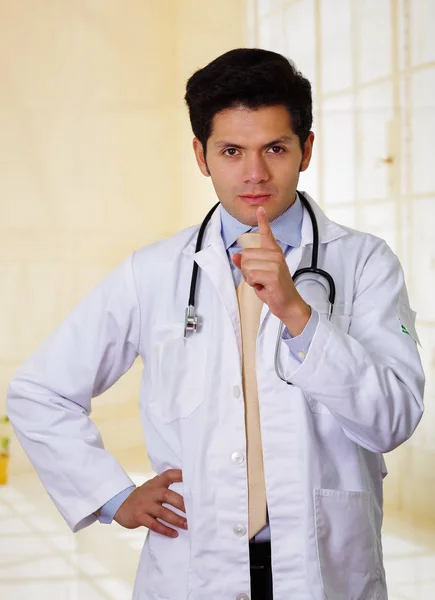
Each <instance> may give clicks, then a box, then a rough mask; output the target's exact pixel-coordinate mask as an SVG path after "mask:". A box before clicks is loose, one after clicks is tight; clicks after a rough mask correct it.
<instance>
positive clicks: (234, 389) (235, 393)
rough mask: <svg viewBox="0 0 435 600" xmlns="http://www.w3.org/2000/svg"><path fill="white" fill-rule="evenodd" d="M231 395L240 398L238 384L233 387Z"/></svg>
mask: <svg viewBox="0 0 435 600" xmlns="http://www.w3.org/2000/svg"><path fill="white" fill-rule="evenodd" d="M233 396H234V398H240V388H239V386H238V385H235V386H234V387H233Z"/></svg>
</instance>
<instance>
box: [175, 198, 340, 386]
mask: <svg viewBox="0 0 435 600" xmlns="http://www.w3.org/2000/svg"><path fill="white" fill-rule="evenodd" d="M298 195H299V198H300V200H301V202H302V204H303V205H304V207H305V208H306V209H307V211H308V214H309V216H310V219H311V226H312V228H313V250H312V254H311V266H309V267H304V268H302V269H298V270H297V271H296V272H295V274H294V275H293V277H292V279H293V281H294V282H295V283H296V280H297V278H298V277H300V276H301V275H305V274H306V273H312V274H314V275H319V276H320V277H323V278H324V279H326V281H327V282H328V288H329V298H328V299H329V310H328V319H329V320H330V319H331V316H332V312H333V310H334V302H335V283H334V280H333V278H332V277H331V275H330V274H329V273H327V272H326V271H324V270H323V269H319V268H318V266H317V262H318V258H319V228H318V226H317V219H316V215H315V214H314V211H313V209H312V207H311V205H310V203H309V202H308V200H307V199H306V198H305V196H304V195H303V194H302V193H301V192H298ZM219 204H220V202H218V203H217V204H215V205H214V206H213V208H212V209H211V210H210V211H209V212H208V213H207V215H206V217H205V219H204V221H203V222H202V223H201V226H200V228H199V232H198V238H197V240H196V247H195V253H196V252H199V251H200V250H201V247H202V242H203V239H204V234H205V230H206V228H207V225H208V223H209V222H210V219H211V217H212V215H213V213H214V211H215V210H216V209H217V207H218V206H219ZM197 278H198V263H196V262H194V264H193V271H192V279H191V281H190V294H189V303H188V305H187V308H186V315H185V321H184V337H187V334H188V333H189V332H192V333H196V331H197V330H198V316H197V315H196V312H195V293H196V281H197ZM283 329H284V323H282V322H281V321H280V324H279V329H278V335H277V338H276V346H275V356H274V362H275V372H276V374H277V375H278V377H279V378H280V379H281V380H282V381H285V383H287V384H288V385H291V381H287V379H286V378H285V377H284V376H283V374H282V373H281V369H280V365H279V351H280V346H281V338H282V332H283Z"/></svg>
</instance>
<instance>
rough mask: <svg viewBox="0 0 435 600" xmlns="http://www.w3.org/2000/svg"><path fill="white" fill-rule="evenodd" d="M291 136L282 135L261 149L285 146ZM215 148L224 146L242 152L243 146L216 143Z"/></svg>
mask: <svg viewBox="0 0 435 600" xmlns="http://www.w3.org/2000/svg"><path fill="white" fill-rule="evenodd" d="M293 139H294V138H293V136H291V135H283V136H282V137H280V138H277V139H276V140H272V141H271V142H267V144H264V145H263V146H262V149H264V148H269V147H270V146H276V145H277V144H285V143H287V142H291V141H292V140H293ZM215 146H216V148H224V147H226V146H228V147H231V148H237V150H244V148H243V146H240V144H233V143H232V142H225V141H222V142H216V143H215Z"/></svg>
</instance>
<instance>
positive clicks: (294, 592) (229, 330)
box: [8, 49, 424, 600]
mask: <svg viewBox="0 0 435 600" xmlns="http://www.w3.org/2000/svg"><path fill="white" fill-rule="evenodd" d="M186 101H187V104H188V107H189V112H190V119H191V123H192V128H193V131H194V134H195V139H194V143H193V145H194V151H195V156H196V159H197V162H198V165H199V168H200V170H201V171H202V173H203V174H204V175H206V176H209V177H211V180H212V183H213V185H214V188H215V190H216V194H217V197H218V198H219V200H220V206H219V208H218V209H217V210H216V211H215V212H214V213H213V215H212V217H211V220H210V223H209V224H208V225H207V227H206V229H205V237H204V240H203V243H202V249H201V250H199V251H198V252H195V245H196V242H197V236H198V227H192V228H189V229H187V230H185V231H182V232H180V233H178V234H176V235H175V236H173V237H172V238H170V239H168V240H165V241H161V242H159V243H156V244H153V245H151V246H148V247H145V248H143V249H142V250H139V251H138V252H136V253H134V254H133V255H132V256H130V257H129V258H128V259H127V260H126V261H125V262H124V263H123V264H122V265H121V266H120V267H119V268H118V269H117V270H115V272H114V273H112V274H111V275H110V276H109V277H108V278H107V279H106V280H105V281H103V283H102V284H101V285H100V286H98V287H97V288H96V289H95V290H94V291H93V292H92V293H91V294H90V295H89V296H88V297H87V298H86V299H85V300H84V301H83V302H82V303H81V304H80V305H79V306H78V307H77V308H76V309H75V310H74V312H73V313H72V315H71V316H70V317H69V318H68V319H67V320H66V322H65V323H64V324H63V325H62V326H61V327H60V328H59V329H58V331H56V332H55V333H54V335H53V336H52V337H51V338H50V339H49V340H48V341H47V342H46V343H45V344H44V346H43V347H42V348H41V349H40V350H38V352H37V353H36V354H35V355H34V356H33V357H32V358H31V359H30V360H29V361H28V362H27V363H26V364H25V365H24V366H23V367H22V368H21V369H20V370H19V371H18V373H17V374H16V376H15V378H14V380H13V381H12V383H11V385H10V389H9V399H8V411H9V415H10V417H11V420H12V422H13V424H14V427H15V430H16V433H17V435H18V437H19V439H20V440H21V443H22V444H23V446H24V448H25V450H26V452H27V453H28V455H29V456H30V458H31V460H32V462H33V464H34V466H35V468H36V470H37V472H38V474H39V476H40V477H41V480H42V482H43V484H44V485H45V487H46V489H47V490H48V492H49V493H50V495H51V497H52V498H53V500H54V502H55V503H56V505H57V507H58V509H59V510H60V512H61V513H62V515H63V516H64V518H65V519H66V521H67V522H68V524H69V525H70V527H71V528H72V530H73V531H77V530H79V529H81V528H83V527H85V526H87V525H90V524H91V523H93V522H94V521H95V520H96V519H97V518H99V519H100V521H101V522H110V521H111V520H112V518H114V519H115V520H116V521H117V522H118V523H119V524H120V525H122V526H124V527H128V528H135V527H140V526H146V527H148V528H149V529H150V534H149V536H148V538H147V541H146V544H145V546H144V550H143V552H142V556H141V559H140V564H139V569H138V573H137V579H136V585H135V590H134V598H136V599H138V600H151V599H160V600H162V599H165V600H186V599H187V598H189V600H204V599H205V598H210V599H212V600H226V599H228V600H236V599H237V600H249V599H250V598H252V599H261V600H264V599H270V598H272V597H273V598H274V599H275V600H291V599H295V600H296V599H298V600H302V599H307V600H308V599H313V600H324V599H325V598H328V600H371V599H375V598H376V599H378V600H386V598H387V592H386V584H385V573H384V569H383V564H382V547H381V522H382V479H383V477H384V476H385V475H386V468H385V463H384V460H383V455H382V453H384V452H389V451H390V450H393V449H394V448H396V447H397V446H399V445H400V444H402V443H403V442H404V441H405V440H407V439H408V438H409V437H410V436H411V434H412V433H413V431H414V430H415V428H416V426H417V424H418V422H419V420H420V418H421V416H422V412H423V401H422V395H423V387H424V375H423V373H422V369H421V363H420V360H419V356H418V352H417V348H416V340H417V337H416V333H415V328H414V322H415V314H414V313H413V312H412V311H411V310H410V308H409V303H408V296H407V293H406V288H405V283H404V280H403V274H402V270H401V267H400V265H399V262H398V260H397V258H396V257H395V255H394V254H393V253H392V252H391V250H390V249H389V248H388V246H387V245H386V243H385V242H384V241H382V240H380V239H379V238H376V237H374V236H372V235H369V234H363V233H360V232H357V231H354V230H351V229H348V228H346V227H342V226H340V225H338V224H336V223H333V222H331V221H330V220H328V219H327V217H326V216H325V215H324V214H323V213H322V211H321V210H320V208H319V207H318V206H317V205H316V204H315V202H314V201H313V200H312V199H311V198H309V197H308V196H307V195H304V194H299V193H298V192H297V191H296V188H297V184H298V179H299V173H300V172H301V171H304V170H305V169H307V168H308V166H309V163H310V159H311V153H312V149H313V143H314V134H313V133H312V132H311V125H312V101H311V88H310V84H309V82H308V81H307V80H306V79H305V78H304V77H302V75H301V74H300V73H298V72H297V71H296V69H295V68H294V66H293V65H292V64H291V63H290V62H289V61H287V60H286V59H285V58H284V57H282V56H280V55H279V54H275V53H273V52H268V51H265V50H259V49H239V50H233V51H231V52H228V53H226V54H224V55H223V56H220V57H219V58H217V59H216V60H215V61H213V62H212V63H210V64H209V65H207V66H206V67H205V68H204V69H201V70H199V71H198V72H196V73H195V74H194V75H193V76H192V77H191V79H190V80H189V81H188V84H187V91H186ZM338 159H339V157H337V160H338ZM307 203H308V206H309V207H311V209H312V210H313V211H314V216H315V219H316V221H317V224H318V228H319V242H320V244H319V265H318V266H319V268H321V269H323V270H325V271H327V272H328V273H329V274H330V275H331V276H332V278H333V280H334V282H335V287H336V296H335V301H334V306H333V312H332V316H331V318H330V319H329V316H330V314H329V312H330V304H329V301H328V297H329V291H330V290H329V289H328V287H329V286H328V284H327V283H326V282H325V280H324V279H322V278H321V277H319V276H318V275H313V274H312V273H311V274H308V275H303V276H301V278H300V280H298V283H297V287H296V286H295V284H294V281H293V278H292V275H294V274H295V271H296V270H297V269H298V268H301V267H307V266H309V265H310V264H311V256H312V253H313V249H315V248H314V247H315V244H313V242H314V236H313V226H312V222H311V219H310V215H309V212H308V209H307V207H306V204H307ZM245 234H248V235H245ZM249 234H250V235H249ZM195 263H196V264H197V265H199V267H200V269H199V276H198V282H197V283H198V285H197V289H196V293H195V309H196V310H197V313H198V316H199V326H198V330H197V331H196V332H188V333H187V335H186V337H185V336H184V314H185V306H186V303H187V298H188V296H189V289H190V280H191V274H192V267H193V265H194V264H195ZM281 324H283V330H282V333H281V329H280V325H281ZM277 336H280V337H279V338H278V350H279V354H278V365H277V369H276V368H275V356H274V352H275V343H276V339H277ZM138 355H141V357H142V358H143V361H144V372H143V378H142V388H141V396H140V409H141V415H142V421H143V427H144V431H145V436H146V440H147V451H148V454H149V458H150V460H151V464H152V466H153V468H154V470H155V472H156V473H157V474H158V475H157V476H156V477H155V478H154V479H152V480H151V481H149V482H147V483H145V484H144V485H142V486H140V487H138V488H135V487H134V486H133V485H132V481H131V480H130V479H129V477H128V476H127V475H126V473H125V472H124V470H123V469H122V467H121V466H120V465H119V464H118V463H117V462H116V461H115V460H114V459H113V458H112V457H111V456H110V455H109V454H108V453H107V452H106V451H105V450H104V449H103V445H102V442H101V439H100V437H99V434H98V431H97V430H96V428H95V426H94V425H93V423H92V421H91V420H90V419H89V414H90V411H91V398H92V397H93V396H95V395H97V394H100V393H102V392H103V391H104V390H106V389H107V388H108V387H110V386H111V385H112V384H113V383H114V382H115V381H116V380H117V379H118V378H119V377H120V376H121V375H122V374H123V373H124V372H125V371H127V369H128V368H129V367H130V366H131V364H132V363H133V361H134V359H135V358H136V357H137V356H138ZM277 372H278V373H279V376H278V374H277ZM283 379H284V380H286V381H283ZM287 382H289V383H290V384H291V385H288V384H287Z"/></svg>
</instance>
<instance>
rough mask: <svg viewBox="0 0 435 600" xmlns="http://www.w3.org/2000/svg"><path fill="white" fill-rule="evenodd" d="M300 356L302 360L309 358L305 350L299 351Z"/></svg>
mask: <svg viewBox="0 0 435 600" xmlns="http://www.w3.org/2000/svg"><path fill="white" fill-rule="evenodd" d="M298 356H299V358H300V359H301V360H305V359H306V358H307V355H306V354H305V352H298Z"/></svg>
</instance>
